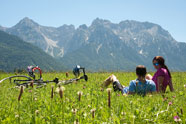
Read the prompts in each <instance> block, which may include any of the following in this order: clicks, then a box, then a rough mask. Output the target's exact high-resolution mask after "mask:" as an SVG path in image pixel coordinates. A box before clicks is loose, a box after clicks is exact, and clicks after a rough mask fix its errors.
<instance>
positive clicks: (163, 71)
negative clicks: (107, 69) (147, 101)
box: [102, 56, 174, 95]
mask: <svg viewBox="0 0 186 124" xmlns="http://www.w3.org/2000/svg"><path fill="white" fill-rule="evenodd" d="M152 62H153V66H154V68H155V69H156V70H157V71H156V72H155V74H154V76H151V75H150V74H147V71H146V67H145V66H143V65H138V66H137V67H136V76H137V79H136V80H132V81H131V82H130V84H129V86H128V87H125V86H122V85H121V84H120V82H119V80H118V79H117V78H116V76H115V75H111V76H109V77H108V78H107V79H106V80H105V81H104V82H103V84H102V85H103V87H107V86H108V85H110V84H112V85H113V88H114V91H121V93H122V94H135V93H137V94H141V95H145V94H147V93H154V92H162V93H165V91H166V88H167V86H169V88H170V91H174V88H173V84H172V79H171V78H172V77H171V74H170V71H169V69H168V68H167V66H166V65H165V60H164V58H163V57H161V56H156V57H154V59H153V61H152Z"/></svg>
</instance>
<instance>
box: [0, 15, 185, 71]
mask: <svg viewBox="0 0 186 124" xmlns="http://www.w3.org/2000/svg"><path fill="white" fill-rule="evenodd" d="M0 30H3V31H5V32H7V33H9V34H13V35H16V36H18V37H20V38H21V39H23V40H24V41H26V42H29V43H31V44H33V45H35V46H37V47H39V48H41V49H42V50H43V51H45V52H46V53H48V54H49V55H51V56H52V57H54V58H55V59H57V60H59V61H61V62H62V63H63V65H64V66H65V67H66V68H68V69H71V68H73V67H74V66H75V65H76V64H80V65H82V66H85V67H86V68H87V69H88V70H91V71H102V70H106V71H116V70H118V71H119V70H124V71H131V70H134V69H135V66H136V65H139V64H143V65H145V66H147V68H148V70H153V66H152V59H153V57H154V56H157V55H160V56H163V57H164V58H165V60H166V64H167V65H168V67H169V68H170V69H171V70H174V71H185V70H186V65H185V62H186V55H185V52H186V43H183V42H177V41H176V40H175V39H174V38H173V37H172V36H171V35H170V33H169V32H168V31H166V30H165V29H163V28H162V27H161V26H160V25H158V24H154V23H150V22H138V21H133V20H125V21H121V22H120V23H117V24H116V23H112V22H110V21H109V20H104V19H99V18H97V19H95V20H93V22H92V24H91V25H90V26H87V25H85V24H83V25H80V26H79V27H78V28H75V26H73V25H63V26H60V27H47V26H42V25H39V24H38V23H36V22H34V21H33V20H32V19H29V18H27V17H26V18H24V19H22V20H21V21H20V22H18V23H17V24H16V25H15V26H13V27H10V28H6V27H0Z"/></svg>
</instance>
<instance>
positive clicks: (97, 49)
mask: <svg viewBox="0 0 186 124" xmlns="http://www.w3.org/2000/svg"><path fill="white" fill-rule="evenodd" d="M101 47H102V44H100V45H98V47H97V48H96V52H97V54H98V53H99V49H100V48H101Z"/></svg>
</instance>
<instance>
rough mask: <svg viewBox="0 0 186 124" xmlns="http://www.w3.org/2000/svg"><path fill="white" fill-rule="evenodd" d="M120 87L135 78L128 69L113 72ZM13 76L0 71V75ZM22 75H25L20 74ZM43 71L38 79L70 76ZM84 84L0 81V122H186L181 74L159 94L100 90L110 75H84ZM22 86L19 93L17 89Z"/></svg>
mask: <svg viewBox="0 0 186 124" xmlns="http://www.w3.org/2000/svg"><path fill="white" fill-rule="evenodd" d="M114 74H115V75H116V76H117V78H118V79H119V80H120V82H121V83H122V85H125V86H127V85H129V82H130V80H133V79H135V78H136V75H135V73H132V72H114ZM12 75H14V74H13V73H1V74H0V79H3V78H5V77H8V76H12ZM25 75H27V74H25ZM68 75H69V77H68V78H67V77H66V74H65V73H44V74H43V80H53V79H54V78H55V77H58V78H59V79H60V80H67V79H71V78H73V77H74V76H73V75H72V73H69V74H68ZM87 75H88V77H89V80H88V82H85V81H84V80H80V81H79V82H74V83H72V84H68V85H61V86H60V87H59V86H58V85H56V84H55V83H50V84H47V85H46V86H43V87H41V88H37V86H35V85H34V87H33V88H32V87H31V86H30V87H28V88H24V87H22V88H23V89H21V87H19V88H15V86H16V85H15V84H14V83H10V82H9V80H6V81H4V82H2V83H1V84H0V123H1V124H8V123H9V124H10V123H22V124H30V123H36V124H42V123H43V124H45V123H54V124H57V123H59V124H66V123H69V124H73V123H75V124H78V123H79V124H81V123H82V124H85V123H86V124H88V123H95V124H96V123H99V124H115V123H116V124H120V123H121V124H123V123H127V124H130V123H131V124H134V123H135V124H138V123H139V124H147V123H157V124H159V123H161V124H162V123H167V124H172V123H183V124H185V123H186V73H184V72H174V73H172V77H173V84H174V89H175V92H170V91H169V89H167V92H166V93H165V94H153V95H151V94H148V95H146V96H145V97H142V96H139V95H122V94H121V93H120V92H114V91H113V89H112V86H110V87H109V88H110V89H104V90H103V89H102V88H101V87H100V85H101V83H102V82H103V81H104V80H105V79H106V78H107V77H108V76H109V75H111V73H88V74H87ZM22 90H23V91H22Z"/></svg>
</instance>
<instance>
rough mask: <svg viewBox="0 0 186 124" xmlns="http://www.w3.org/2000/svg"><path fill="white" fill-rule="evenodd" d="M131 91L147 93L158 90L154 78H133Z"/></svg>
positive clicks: (130, 85)
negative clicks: (143, 79)
mask: <svg viewBox="0 0 186 124" xmlns="http://www.w3.org/2000/svg"><path fill="white" fill-rule="evenodd" d="M128 90H129V92H135V93H137V94H146V93H152V92H155V91H156V86H155V83H154V82H153V81H152V80H145V82H141V81H140V80H138V79H136V80H132V81H131V82H130V84H129V89H128Z"/></svg>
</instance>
